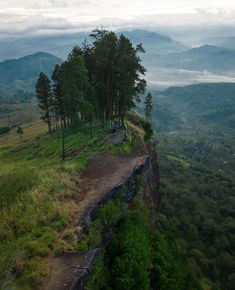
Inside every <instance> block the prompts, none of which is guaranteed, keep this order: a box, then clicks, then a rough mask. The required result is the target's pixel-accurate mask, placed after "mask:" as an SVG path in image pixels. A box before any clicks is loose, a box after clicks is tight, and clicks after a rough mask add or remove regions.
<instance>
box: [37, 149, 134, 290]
mask: <svg viewBox="0 0 235 290" xmlns="http://www.w3.org/2000/svg"><path fill="white" fill-rule="evenodd" d="M137 160H138V158H137V157H134V156H129V155H121V156H114V155H111V154H110V153H105V154H102V155H99V156H96V157H94V158H92V159H91V160H90V162H89V164H88V167H87V168H86V170H85V172H84V174H83V176H82V178H81V183H80V188H81V192H80V193H79V196H78V198H77V202H78V206H79V212H78V216H77V220H76V221H75V225H79V223H80V222H81V220H82V219H83V218H84V216H85V214H86V213H87V211H88V210H89V208H92V207H93V206H95V205H96V204H97V203H99V201H100V200H102V199H103V198H104V196H105V195H106V194H107V192H109V190H110V189H112V188H113V187H115V186H116V185H118V184H119V183H122V182H123V181H125V179H126V177H127V176H129V175H130V174H131V173H132V171H133V169H134V167H135V164H136V162H137ZM86 255H88V253H77V252H74V253H65V254H64V255H62V256H60V257H56V258H54V259H53V260H52V262H51V273H50V277H49V280H48V282H47V284H46V286H44V287H43V288H42V289H45V290H65V289H71V286H72V285H73V283H74V282H75V281H76V279H77V277H79V276H80V275H81V271H82V269H84V268H86V265H87V261H88V260H89V259H88V258H87V257H86Z"/></svg>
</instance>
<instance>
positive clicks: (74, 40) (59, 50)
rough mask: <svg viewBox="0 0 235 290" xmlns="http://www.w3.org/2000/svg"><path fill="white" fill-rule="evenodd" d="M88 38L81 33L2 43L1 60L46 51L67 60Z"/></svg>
mask: <svg viewBox="0 0 235 290" xmlns="http://www.w3.org/2000/svg"><path fill="white" fill-rule="evenodd" d="M86 38H89V33H86V32H80V33H73V34H60V35H50V36H32V37H26V38H20V39H14V40H11V39H9V40H5V41H1V43H0V60H6V59H12V58H19V57H22V56H23V55H28V54H33V53H35V50H37V51H45V52H47V53H50V54H52V55H56V56H57V57H59V58H61V59H66V58H67V55H68V53H69V52H70V51H71V50H72V48H73V47H74V46H75V45H76V44H81V43H82V42H83V41H84V39H86Z"/></svg>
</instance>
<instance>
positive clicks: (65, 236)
mask: <svg viewBox="0 0 235 290" xmlns="http://www.w3.org/2000/svg"><path fill="white" fill-rule="evenodd" d="M210 33H212V34H213V31H212V32H211V31H209V32H208V35H203V39H200V41H199V42H198V45H197V46H196V45H192V43H190V42H187V39H188V38H187V37H186V36H185V38H184V37H183V36H181V38H180V40H176V39H178V38H177V36H178V35H179V34H177V33H176V32H175V33H173V32H171V33H170V35H171V36H168V35H167V33H166V32H162V33H159V32H156V31H154V30H153V29H150V30H147V29H146V30H145V29H134V30H131V29H130V30H129V29H128V30H117V31H116V32H115V33H114V32H111V31H109V30H103V29H96V30H94V31H93V32H92V33H91V35H90V33H88V32H76V33H70V34H67V35H66V34H58V35H53V36H51V37H48V36H43V35H36V36H32V37H25V38H24V37H23V38H16V39H11V38H9V39H7V40H5V41H3V42H2V43H0V60H1V62H0V162H1V166H0V208H1V214H0V252H1V254H0V289H1V290H15V289H17V290H18V289H19V290H30V289H41V290H42V289H45V290H53V289H54V290H63V289H64V290H65V289H71V290H75V289H86V290H88V289H89V290H102V289H110V290H111V289H114V290H122V289H124V290H125V289H126V290H132V289H133V290H134V289H139V290H144V289H146V290H148V289H156V290H157V289H158V290H196V289H197V290H234V289H235V36H233V35H230V36H228V37H227V36H223V37H218V36H217V35H216V34H214V35H211V34H210ZM89 35H90V36H89ZM195 35H196V32H195ZM197 37H198V35H197ZM84 39H86V41H84ZM145 68H146V71H145Z"/></svg>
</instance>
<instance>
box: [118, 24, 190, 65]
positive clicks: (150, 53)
mask: <svg viewBox="0 0 235 290" xmlns="http://www.w3.org/2000/svg"><path fill="white" fill-rule="evenodd" d="M121 33H123V34H124V35H125V36H127V37H128V38H129V39H130V40H131V41H132V43H133V44H138V43H142V44H143V47H144V49H145V51H146V53H145V54H144V55H143V56H142V58H143V61H144V64H145V65H146V66H148V67H152V65H153V63H154V62H153V59H154V58H156V57H161V55H166V54H169V53H176V52H181V51H184V50H186V49H187V48H188V47H187V46H185V45H183V44H182V43H180V42H178V41H176V40H174V39H172V38H170V37H169V36H167V35H163V34H160V33H157V32H151V31H148V30H143V29H135V30H131V31H121V32H120V34H121Z"/></svg>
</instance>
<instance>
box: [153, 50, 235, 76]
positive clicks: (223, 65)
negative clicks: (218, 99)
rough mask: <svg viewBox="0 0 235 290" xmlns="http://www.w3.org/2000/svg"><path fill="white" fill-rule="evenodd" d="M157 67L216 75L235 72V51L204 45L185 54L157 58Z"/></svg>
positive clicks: (184, 52)
mask: <svg viewBox="0 0 235 290" xmlns="http://www.w3.org/2000/svg"><path fill="white" fill-rule="evenodd" d="M154 63H155V65H156V66H158V67H159V66H160V67H164V68H177V69H185V70H200V71H201V70H208V71H211V72H215V73H221V72H225V73H226V72H234V71H235V50H231V49H226V48H223V47H217V46H212V45H203V46H200V47H196V48H192V49H189V50H186V51H183V52H179V53H173V54H168V55H167V56H161V57H157V58H156V59H155V60H154Z"/></svg>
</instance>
